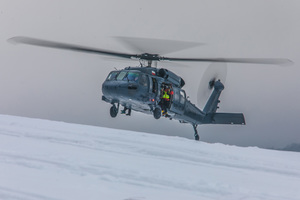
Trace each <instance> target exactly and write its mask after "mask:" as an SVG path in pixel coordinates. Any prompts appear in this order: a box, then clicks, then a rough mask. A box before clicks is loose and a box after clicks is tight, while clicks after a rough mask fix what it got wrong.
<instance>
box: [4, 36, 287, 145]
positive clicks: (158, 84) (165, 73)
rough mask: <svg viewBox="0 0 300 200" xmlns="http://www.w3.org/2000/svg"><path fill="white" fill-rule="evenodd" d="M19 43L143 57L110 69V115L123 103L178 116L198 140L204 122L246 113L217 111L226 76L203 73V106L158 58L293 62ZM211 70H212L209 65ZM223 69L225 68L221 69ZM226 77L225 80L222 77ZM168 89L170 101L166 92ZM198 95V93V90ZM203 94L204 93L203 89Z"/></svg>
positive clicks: (105, 88)
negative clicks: (137, 63) (206, 92)
mask: <svg viewBox="0 0 300 200" xmlns="http://www.w3.org/2000/svg"><path fill="white" fill-rule="evenodd" d="M8 41H9V42H12V43H15V44H18V43H22V44H28V45H35V46H42V47H49V48H57V49H64V50H71V51H78V52H84V53H93V54H100V55H107V56H113V57H119V58H125V59H136V60H139V61H140V66H139V67H126V68H124V69H122V70H114V71H112V72H110V73H109V74H108V76H107V78H106V80H105V81H104V82H103V84H102V93H103V96H102V100H103V101H105V102H107V103H109V104H111V105H112V106H111V108H110V116H111V117H113V118H114V117H116V116H117V115H118V113H119V109H120V106H122V107H123V109H122V110H121V113H122V114H126V115H127V116H130V115H131V111H132V110H133V111H138V112H142V113H145V114H150V115H153V117H154V118H155V119H160V118H161V117H166V118H168V119H170V120H173V119H174V120H178V121H179V122H180V123H189V124H191V125H192V126H193V128H194V136H195V140H199V134H198V131H197V126H198V125H202V124H237V125H245V124H246V122H245V118H244V115H243V113H219V112H217V109H218V108H219V107H218V104H219V103H220V100H219V97H220V95H221V93H222V91H223V90H224V81H225V80H224V77H222V78H221V77H218V75H216V73H214V74H213V75H212V76H210V75H207V74H209V73H206V74H204V76H203V77H204V78H203V80H204V81H202V82H201V83H202V84H204V85H205V87H206V88H208V89H209V90H211V91H210V94H209V98H208V100H207V102H206V104H205V106H204V108H203V110H201V109H200V108H198V107H197V106H196V105H194V104H193V103H191V102H190V100H189V98H188V96H187V94H186V92H185V90H184V89H183V86H184V85H185V81H184V80H183V79H182V78H181V77H180V76H178V75H177V74H175V73H174V72H172V71H170V70H168V69H165V68H157V67H155V66H154V67H153V66H152V64H153V63H157V62H159V61H176V62H212V63H250V64H271V65H286V64H290V63H292V62H291V61H290V60H288V59H283V58H178V57H164V56H161V55H159V54H155V53H138V54H130V53H120V52H116V51H109V50H102V49H96V48H90V47H84V46H80V45H74V44H67V43H61V42H54V41H48V40H42V39H36V38H30V37H23V36H17V37H13V38H11V39H9V40H8ZM208 70H210V69H209V68H208ZM221 70H222V69H221ZM222 79H223V80H222ZM166 90H167V91H168V102H166V101H163V96H164V94H166V92H165V91H166ZM198 95H199V93H198ZM200 95H201V93H200Z"/></svg>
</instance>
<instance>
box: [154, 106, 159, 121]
mask: <svg viewBox="0 0 300 200" xmlns="http://www.w3.org/2000/svg"><path fill="white" fill-rule="evenodd" d="M153 116H154V118H155V119H159V118H160V117H161V108H160V107H156V108H155V109H154V111H153Z"/></svg>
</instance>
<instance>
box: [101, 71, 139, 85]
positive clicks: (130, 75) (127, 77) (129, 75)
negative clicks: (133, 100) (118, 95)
mask: <svg viewBox="0 0 300 200" xmlns="http://www.w3.org/2000/svg"><path fill="white" fill-rule="evenodd" d="M139 76H140V73H139V72H128V71H121V72H117V71H114V72H111V73H110V74H109V75H108V77H107V79H106V80H108V81H111V80H117V81H134V82H138V81H139Z"/></svg>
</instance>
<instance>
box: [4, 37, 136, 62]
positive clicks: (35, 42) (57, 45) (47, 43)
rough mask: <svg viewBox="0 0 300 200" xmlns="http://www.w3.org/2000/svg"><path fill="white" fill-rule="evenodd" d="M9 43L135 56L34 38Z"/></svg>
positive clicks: (17, 38)
mask: <svg viewBox="0 0 300 200" xmlns="http://www.w3.org/2000/svg"><path fill="white" fill-rule="evenodd" d="M8 41H9V42H11V43H14V44H28V45H34V46H41V47H48V48H55V49H64V50H71V51H79V52H84V53H93V54H102V55H108V56H116V57H121V58H129V59H131V58H136V57H137V55H134V54H126V53H119V52H115V51H108V50H102V49H96V48H91V47H84V46H80V45H74V44H67V43H61V42H53V41H48V40H42V39H36V38H30V37H23V36H17V37H13V38H10V39H8Z"/></svg>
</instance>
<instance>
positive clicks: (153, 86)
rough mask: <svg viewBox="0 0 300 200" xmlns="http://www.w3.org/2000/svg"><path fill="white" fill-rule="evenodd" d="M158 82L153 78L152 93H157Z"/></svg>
mask: <svg viewBox="0 0 300 200" xmlns="http://www.w3.org/2000/svg"><path fill="white" fill-rule="evenodd" d="M157 87H158V86H157V81H156V79H155V78H153V77H152V92H153V93H157Z"/></svg>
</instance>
